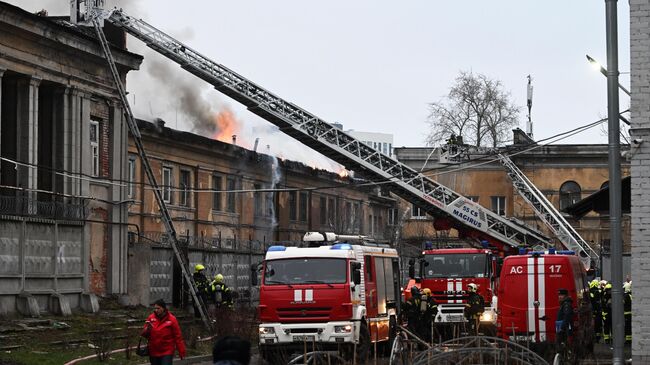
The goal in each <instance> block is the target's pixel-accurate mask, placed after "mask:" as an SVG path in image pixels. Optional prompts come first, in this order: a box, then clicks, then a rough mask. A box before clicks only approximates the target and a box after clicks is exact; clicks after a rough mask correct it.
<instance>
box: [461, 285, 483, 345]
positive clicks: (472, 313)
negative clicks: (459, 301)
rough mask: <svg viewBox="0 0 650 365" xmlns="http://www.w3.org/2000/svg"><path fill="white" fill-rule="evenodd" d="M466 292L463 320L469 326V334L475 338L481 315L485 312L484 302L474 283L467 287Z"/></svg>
mask: <svg viewBox="0 0 650 365" xmlns="http://www.w3.org/2000/svg"><path fill="white" fill-rule="evenodd" d="M467 292H468V294H469V296H468V298H467V304H465V319H467V322H468V324H469V333H470V334H471V335H475V336H477V335H478V327H479V324H480V319H481V314H483V311H484V310H485V300H483V297H482V296H481V295H480V294H479V293H478V285H476V284H474V283H471V284H469V285H467Z"/></svg>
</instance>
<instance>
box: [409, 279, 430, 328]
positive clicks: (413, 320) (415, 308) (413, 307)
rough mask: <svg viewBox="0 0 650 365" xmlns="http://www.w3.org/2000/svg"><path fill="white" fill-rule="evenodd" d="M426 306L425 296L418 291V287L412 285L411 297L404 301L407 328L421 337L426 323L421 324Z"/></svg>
mask: <svg viewBox="0 0 650 365" xmlns="http://www.w3.org/2000/svg"><path fill="white" fill-rule="evenodd" d="M423 297H425V300H422V298H423ZM427 307H428V305H427V302H426V296H425V295H424V294H423V293H422V292H421V291H420V288H418V287H417V286H415V285H414V286H412V287H411V297H410V298H409V300H407V301H406V305H405V308H404V309H405V310H404V312H405V313H406V323H407V326H408V328H409V330H410V331H411V332H413V334H415V335H416V336H418V337H423V335H424V334H426V325H423V322H424V321H423V319H424V313H425V312H426V311H427ZM423 329H424V330H425V331H423ZM423 332H424V333H423Z"/></svg>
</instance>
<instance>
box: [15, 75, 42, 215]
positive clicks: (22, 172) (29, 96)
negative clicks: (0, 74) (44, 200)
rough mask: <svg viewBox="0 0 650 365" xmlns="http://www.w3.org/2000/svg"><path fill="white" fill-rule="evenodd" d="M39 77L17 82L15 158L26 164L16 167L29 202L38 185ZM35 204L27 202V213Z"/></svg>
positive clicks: (32, 209) (33, 211)
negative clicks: (16, 142) (26, 191)
mask: <svg viewBox="0 0 650 365" xmlns="http://www.w3.org/2000/svg"><path fill="white" fill-rule="evenodd" d="M40 83H41V79H40V78H38V77H31V78H29V79H22V80H19V81H18V82H17V85H16V86H17V88H18V92H17V96H18V97H17V100H16V111H17V115H18V118H17V119H18V120H17V122H18V126H17V128H16V129H17V132H18V133H17V141H18V148H17V160H18V161H21V162H23V163H25V164H26V165H27V166H19V168H18V171H19V173H18V179H17V180H18V186H20V187H23V188H25V189H28V193H27V194H25V196H26V197H28V198H29V201H30V202H35V200H36V192H34V191H32V190H31V189H36V188H37V187H38V169H37V168H36V167H37V165H38V87H39V85H40ZM35 207H36V205H35V204H29V206H28V209H29V213H32V214H33V213H36V211H35Z"/></svg>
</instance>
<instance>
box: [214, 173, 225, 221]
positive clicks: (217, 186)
mask: <svg viewBox="0 0 650 365" xmlns="http://www.w3.org/2000/svg"><path fill="white" fill-rule="evenodd" d="M221 180H222V179H221V176H219V175H212V190H214V191H213V192H212V210H214V211H217V212H221V211H222V209H223V208H222V207H221V189H223V185H222V182H221Z"/></svg>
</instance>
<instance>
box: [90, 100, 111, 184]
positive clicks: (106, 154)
mask: <svg viewBox="0 0 650 365" xmlns="http://www.w3.org/2000/svg"><path fill="white" fill-rule="evenodd" d="M90 116H91V119H93V120H98V121H99V122H100V123H99V176H100V177H109V176H110V173H111V171H110V163H111V154H110V135H111V128H110V123H109V121H110V109H109V107H108V105H107V104H106V103H105V102H104V101H93V102H92V103H91V106H90Z"/></svg>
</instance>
